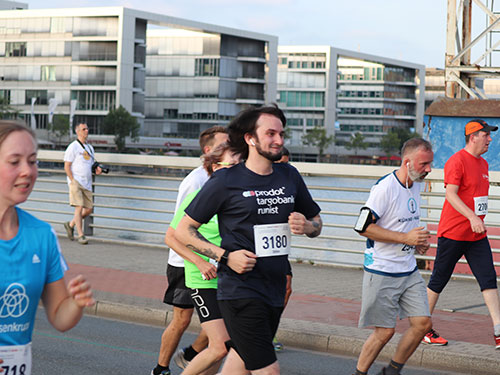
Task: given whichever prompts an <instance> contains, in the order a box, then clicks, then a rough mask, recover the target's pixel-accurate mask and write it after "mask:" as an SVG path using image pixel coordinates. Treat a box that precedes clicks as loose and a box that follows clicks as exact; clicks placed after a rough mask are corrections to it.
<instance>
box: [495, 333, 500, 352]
mask: <svg viewBox="0 0 500 375" xmlns="http://www.w3.org/2000/svg"><path fill="white" fill-rule="evenodd" d="M494 337H495V349H500V335H499V336H494Z"/></svg>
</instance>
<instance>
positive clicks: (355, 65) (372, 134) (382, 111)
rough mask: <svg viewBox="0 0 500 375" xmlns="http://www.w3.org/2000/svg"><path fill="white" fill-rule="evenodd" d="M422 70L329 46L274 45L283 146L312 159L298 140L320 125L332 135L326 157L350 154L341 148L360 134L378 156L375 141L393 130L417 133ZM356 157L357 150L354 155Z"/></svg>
mask: <svg viewBox="0 0 500 375" xmlns="http://www.w3.org/2000/svg"><path fill="white" fill-rule="evenodd" d="M424 75H425V67H424V66H423V65H418V64H413V63H409V62H403V61H398V60H393V59H388V58H384V57H380V56H374V55H369V54H364V53H360V52H355V51H349V50H343V49H338V48H335V47H330V46H279V48H278V101H279V103H280V105H281V106H282V107H283V109H284V110H285V111H286V114H287V117H288V124H289V126H290V128H291V131H290V135H291V136H290V141H289V146H290V148H291V149H292V151H294V152H296V153H299V154H300V153H304V154H312V153H314V149H313V148H311V147H306V146H304V144H303V142H302V135H303V134H305V133H306V132H307V131H308V130H310V129H312V128H314V127H315V126H322V127H324V128H325V129H326V131H327V133H328V134H330V135H334V136H335V145H333V146H331V147H330V149H329V150H327V152H328V153H335V154H338V155H348V154H352V153H353V151H352V150H348V149H346V148H345V144H346V143H347V142H349V141H350V138H351V136H352V135H353V134H354V133H357V132H361V133H362V134H363V136H364V137H365V141H366V142H367V143H368V145H369V147H368V148H367V149H366V150H359V153H360V154H364V155H380V154H381V152H380V150H379V149H378V145H379V143H380V139H381V137H382V136H383V135H384V134H386V133H387V132H388V131H389V129H391V128H393V127H405V128H412V129H416V130H417V131H419V130H421V126H422V125H421V124H422V119H423V111H424V96H423V95H424ZM356 152H358V151H356Z"/></svg>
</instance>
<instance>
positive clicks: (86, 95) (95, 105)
mask: <svg viewBox="0 0 500 375" xmlns="http://www.w3.org/2000/svg"><path fill="white" fill-rule="evenodd" d="M71 99H75V100H77V107H76V108H77V109H79V110H84V111H109V110H111V109H113V108H116V92H115V91H80V90H79V91H71Z"/></svg>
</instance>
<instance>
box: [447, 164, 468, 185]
mask: <svg viewBox="0 0 500 375" xmlns="http://www.w3.org/2000/svg"><path fill="white" fill-rule="evenodd" d="M463 174H464V166H463V163H462V162H461V160H460V159H459V158H458V157H451V158H450V159H448V161H447V162H446V164H445V165H444V186H445V187H446V186H447V185H448V184H451V185H457V186H460V185H461V182H462V176H463Z"/></svg>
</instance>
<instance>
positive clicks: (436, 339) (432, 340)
mask: <svg viewBox="0 0 500 375" xmlns="http://www.w3.org/2000/svg"><path fill="white" fill-rule="evenodd" d="M422 342H423V343H425V344H429V345H437V346H444V345H448V340H445V339H443V338H442V337H441V336H439V333H437V332H436V331H434V330H433V329H431V330H430V331H429V332H427V333H426V334H425V336H424V338H423V339H422Z"/></svg>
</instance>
